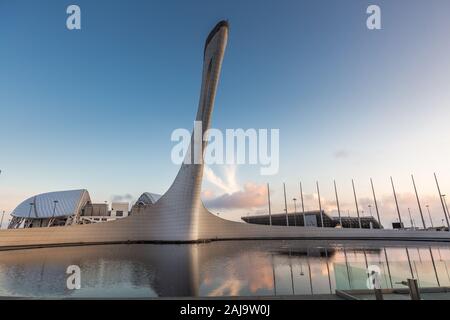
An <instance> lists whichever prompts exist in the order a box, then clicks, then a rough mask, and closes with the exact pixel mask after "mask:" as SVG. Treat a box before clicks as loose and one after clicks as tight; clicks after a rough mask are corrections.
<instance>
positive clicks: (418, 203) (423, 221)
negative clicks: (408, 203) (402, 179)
mask: <svg viewBox="0 0 450 320" xmlns="http://www.w3.org/2000/svg"><path fill="white" fill-rule="evenodd" d="M411 179H412V183H413V186H414V192H415V193H416V199H417V206H418V207H419V213H420V217H421V218H422V224H423V229H424V230H425V229H426V228H427V227H426V225H425V219H424V218H423V213H422V206H421V205H420V200H419V194H418V192H417V188H416V182H415V181H414V176H413V175H411Z"/></svg>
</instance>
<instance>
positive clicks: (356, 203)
mask: <svg viewBox="0 0 450 320" xmlns="http://www.w3.org/2000/svg"><path fill="white" fill-rule="evenodd" d="M352 187H353V196H354V197H355V206H356V214H357V215H358V224H359V228H360V229H362V225H361V218H360V216H359V207H358V199H357V198H356V191H355V183H354V182H353V179H352Z"/></svg>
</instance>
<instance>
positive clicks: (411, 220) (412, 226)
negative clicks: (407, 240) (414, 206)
mask: <svg viewBox="0 0 450 320" xmlns="http://www.w3.org/2000/svg"><path fill="white" fill-rule="evenodd" d="M408 214H409V220H410V222H411V228H412V229H414V223H413V219H412V216H411V209H410V208H408Z"/></svg>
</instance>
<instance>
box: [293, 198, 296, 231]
mask: <svg viewBox="0 0 450 320" xmlns="http://www.w3.org/2000/svg"><path fill="white" fill-rule="evenodd" d="M292 200H294V223H295V226H297V199H296V198H293V199H292Z"/></svg>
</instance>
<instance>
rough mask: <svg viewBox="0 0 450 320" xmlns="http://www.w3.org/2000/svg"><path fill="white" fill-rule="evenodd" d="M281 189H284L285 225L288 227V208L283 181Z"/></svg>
mask: <svg viewBox="0 0 450 320" xmlns="http://www.w3.org/2000/svg"><path fill="white" fill-rule="evenodd" d="M283 190H284V211H285V212H286V226H287V227H289V219H288V208H287V200H286V184H285V183H284V182H283Z"/></svg>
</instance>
